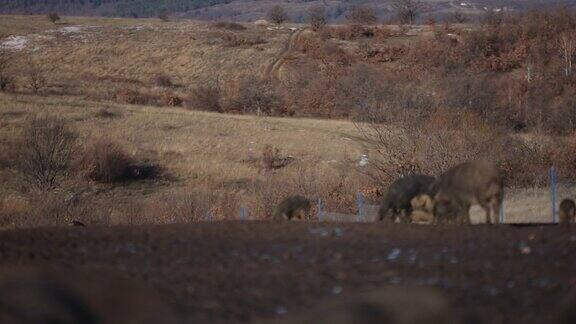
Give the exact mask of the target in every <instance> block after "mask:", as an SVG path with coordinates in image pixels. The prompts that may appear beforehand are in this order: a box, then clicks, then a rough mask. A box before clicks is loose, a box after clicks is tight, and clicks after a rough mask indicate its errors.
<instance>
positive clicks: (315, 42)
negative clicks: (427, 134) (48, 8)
mask: <svg viewBox="0 0 576 324" xmlns="http://www.w3.org/2000/svg"><path fill="white" fill-rule="evenodd" d="M1 18H2V19H0V46H1V47H2V48H3V49H4V50H5V52H7V53H9V59H10V64H9V65H8V67H7V71H8V72H7V73H8V74H9V75H13V76H14V78H15V81H16V84H17V88H16V89H15V91H13V93H7V94H0V126H1V128H0V147H1V148H2V149H3V150H4V152H3V157H4V158H5V159H6V157H8V158H9V157H10V156H11V155H13V154H12V153H11V151H10V149H11V148H12V147H13V145H14V143H13V141H14V139H15V138H16V137H18V135H19V134H21V133H22V130H23V126H24V125H25V124H26V122H27V121H28V120H29V118H30V117H31V116H53V117H58V118H60V119H62V120H64V121H65V122H66V123H67V124H68V125H69V126H70V127H71V128H72V129H73V130H74V131H75V132H78V134H79V136H80V139H81V141H80V142H81V146H82V148H83V149H87V148H90V147H93V146H94V145H95V143H97V142H98V141H101V140H106V141H111V142H114V143H117V144H118V145H119V146H120V147H121V148H122V149H123V150H124V151H125V152H126V154H127V155H128V156H130V157H131V158H132V159H134V160H136V161H138V162H139V163H144V164H148V165H153V166H156V167H158V168H159V169H160V170H161V172H160V176H159V177H157V178H155V179H148V180H144V181H134V182H123V183H114V184H102V183H99V182H97V181H92V180H89V179H86V177H85V176H83V175H82V174H76V175H74V176H73V177H68V178H66V180H65V181H64V183H63V184H62V186H61V187H60V188H59V189H58V190H56V191H54V192H53V193H51V194H50V195H53V196H54V197H51V198H50V199H37V198H38V197H37V196H35V194H34V193H32V192H30V190H28V189H27V188H25V186H24V188H23V185H22V182H21V179H20V177H19V176H18V175H17V174H15V173H14V172H13V171H12V170H11V169H10V168H0V181H2V184H3V185H2V186H1V187H0V210H3V212H4V214H7V215H11V216H10V217H7V218H6V219H4V220H3V224H2V225H3V226H23V225H26V224H28V223H29V222H30V220H31V219H35V217H36V216H39V215H34V213H38V212H39V211H46V210H48V211H50V212H49V213H47V212H44V213H45V214H49V215H47V216H45V217H44V216H40V218H42V219H43V221H42V222H41V224H36V225H42V224H65V223H68V222H70V221H71V220H82V221H84V222H87V223H89V224H119V223H132V224H136V223H150V222H152V223H156V222H160V223H172V222H180V221H192V220H194V221H195V220H203V219H235V218H238V215H239V209H240V208H241V207H244V208H246V209H247V211H248V217H249V218H252V219H261V218H265V217H267V216H269V215H270V213H271V210H272V208H273V207H274V206H275V204H276V203H277V202H278V201H279V200H280V199H281V198H282V197H284V196H286V195H288V194H296V193H300V194H306V195H308V196H309V197H311V198H313V199H314V200H315V199H316V198H321V199H322V200H323V201H324V202H325V204H326V206H325V208H326V210H329V211H333V212H339V213H354V212H356V207H355V195H356V193H358V192H362V193H364V195H365V196H366V198H367V202H368V203H377V202H378V201H379V199H380V198H379V195H380V194H382V191H383V189H384V188H383V187H384V186H385V185H386V183H379V182H375V181H374V180H373V179H371V178H370V177H368V176H366V175H365V174H364V173H365V172H363V171H365V170H364V169H363V168H362V167H359V166H358V162H359V161H360V159H361V156H362V155H363V154H367V155H368V157H369V161H370V162H369V164H368V167H365V168H369V167H370V166H371V162H372V161H373V160H374V159H375V158H376V157H378V158H382V156H381V155H377V154H376V153H375V152H374V151H373V148H374V146H373V145H372V144H373V143H369V142H367V141H366V138H365V136H364V134H362V133H361V132H360V130H359V128H358V124H355V123H353V122H352V121H349V120H344V119H342V120H337V119H314V118H285V117H282V118H280V117H269V116H264V115H262V116H260V117H257V116H253V115H240V114H238V115H232V114H221V113H212V112H203V111H194V110H189V109H185V108H178V107H168V106H171V104H167V103H163V102H162V100H160V99H158V98H164V97H165V96H167V97H168V98H179V100H184V101H185V100H186V99H187V98H188V97H189V95H190V93H191V92H193V91H194V90H195V89H200V90H199V92H206V91H207V90H210V88H202V86H205V85H206V84H212V83H213V82H219V84H220V86H222V87H223V88H225V89H228V88H231V89H235V88H238V87H239V86H238V83H239V82H240V81H238V80H242V78H243V77H246V76H249V77H255V76H256V77H258V78H260V77H264V79H268V80H267V81H269V82H271V83H272V84H273V85H274V86H275V87H276V89H275V90H274V91H276V92H279V93H283V95H284V96H286V97H287V98H288V99H286V100H288V101H290V100H292V99H293V98H295V99H299V97H304V99H305V100H304V101H303V102H300V101H294V102H293V103H292V104H293V105H297V106H298V105H300V104H316V103H317V102H319V105H320V107H321V108H322V105H323V104H324V103H323V101H324V100H326V101H328V100H335V101H336V102H337V101H338V100H341V99H347V98H345V97H346V95H345V93H346V92H345V91H351V92H352V93H354V92H355V91H356V90H358V92H360V94H362V98H363V97H366V96H370V95H372V94H371V91H376V92H378V91H379V90H378V88H370V87H369V86H367V85H366V84H363V83H362V82H364V81H362V80H363V79H362V78H363V77H364V74H366V73H365V72H369V74H370V75H372V74H373V73H384V74H385V75H393V74H395V73H396V72H401V71H402V69H405V68H404V67H403V65H402V64H405V63H398V60H397V59H395V58H394V57H392V58H388V57H387V56H386V55H387V54H386V53H388V52H386V51H385V50H386V49H399V50H400V52H401V53H404V54H405V52H406V51H407V49H409V48H410V46H412V45H414V44H417V45H418V44H419V45H418V46H423V45H421V44H422V42H423V41H433V40H434V39H435V38H439V36H438V34H439V33H440V34H441V33H446V32H447V30H449V28H448V27H442V28H444V29H446V30H444V29H439V28H440V27H438V28H436V27H434V26H430V25H426V26H409V27H404V28H405V30H400V29H401V28H399V27H398V26H377V27H375V29H373V30H372V31H371V32H373V33H375V34H374V36H373V37H372V38H370V39H368V38H362V37H357V36H354V37H351V36H349V35H348V36H347V34H346V33H348V32H350V30H353V28H352V29H350V30H349V29H347V28H348V27H347V26H345V25H339V26H332V27H331V28H333V29H332V30H331V31H329V32H330V33H332V34H334V35H336V36H338V35H340V36H338V37H336V36H334V35H332V39H330V42H325V43H321V42H322V41H321V39H322V38H323V37H328V36H326V35H320V36H318V35H317V33H314V32H312V31H311V30H308V29H307V27H306V26H303V25H297V24H288V25H284V26H283V27H282V28H278V27H275V26H268V27H266V26H264V27H262V26H254V25H252V24H241V25H238V24H219V25H218V24H215V23H212V22H196V21H184V20H176V21H170V22H161V21H160V20H158V19H103V18H78V17H64V18H63V19H62V21H61V22H60V23H58V24H52V23H49V22H48V20H47V18H46V17H44V16H2V17H1ZM470 27H471V26H465V25H453V26H450V28H452V29H455V30H460V31H463V30H467V29H469V28H470ZM451 37H452V36H451ZM319 42H320V43H319ZM350 53H353V55H352V54H350ZM362 53H377V54H378V53H379V54H382V55H383V56H382V57H381V58H379V59H378V60H376V61H370V58H368V59H367V58H365V57H364V58H362V55H363V54H362ZM411 55H413V54H411ZM377 58H378V57H377ZM363 60H364V61H363ZM357 63H358V65H359V66H360V68H359V69H357V70H354V66H355V65H354V64H357ZM337 64H342V65H344V69H345V68H350V69H351V72H350V70H343V71H348V72H350V73H357V74H356V78H357V79H352V81H347V82H351V83H350V84H346V83H345V84H343V85H342V86H341V87H342V88H338V87H336V88H331V87H328V88H325V87H324V86H325V85H324V84H322V83H318V84H314V81H317V80H319V79H320V80H321V82H332V81H331V80H332V79H331V78H333V74H336V75H337V76H341V77H342V78H345V77H346V76H347V75H339V74H338V73H341V71H340V70H338V69H339V68H341V67H338V66H336V67H335V65H337ZM362 64H364V65H362ZM366 64H372V65H366ZM348 65H350V66H352V67H348ZM307 67H311V68H310V69H309V70H306V68H307ZM368 67H370V68H373V70H367V69H368ZM362 68H363V69H364V70H362ZM331 69H334V70H331ZM331 71H332V72H331ZM334 71H336V72H334ZM306 73H308V74H306ZM331 73H332V74H331ZM513 73H517V72H516V71H514V72H513ZM300 74H302V75H304V77H309V78H310V80H308V81H311V82H312V83H311V84H304V85H302V88H301V90H302V91H306V92H307V93H306V95H304V94H302V93H301V92H299V91H298V88H294V89H296V90H293V89H292V90H290V91H293V92H289V91H288V90H287V88H289V86H291V85H294V84H298V82H300V81H297V80H296V81H294V80H295V78H297V77H298V76H299V75H300ZM36 75H41V76H42V81H43V82H42V87H41V88H40V89H37V91H33V89H32V88H31V87H30V83H31V82H30V80H31V79H32V77H33V76H36ZM319 75H321V77H318V76H319ZM159 77H163V78H167V79H168V81H166V80H163V78H160V81H158V79H159ZM258 78H256V79H247V80H248V83H247V86H245V88H244V90H243V91H244V92H245V93H244V92H241V91H238V90H237V91H238V92H239V95H238V97H240V98H243V96H244V97H246V96H248V97H249V100H252V101H239V102H240V106H241V105H244V104H247V103H248V104H252V105H255V106H257V107H259V105H260V103H261V102H266V100H269V97H266V96H265V95H267V93H266V91H268V90H269V88H266V87H264V88H262V89H264V90H263V92H264V94H263V93H259V92H257V91H253V93H252V92H251V88H252V86H253V85H254V88H258V87H259V85H258V82H260V80H259V79H258ZM358 80H360V81H358ZM367 80H368V81H366V82H368V84H369V83H370V80H371V79H369V78H368V79H367ZM400 80H401V81H402V79H400ZM386 81H389V82H395V79H389V80H388V79H386ZM250 82H253V83H250ZM354 82H359V83H354ZM402 82H403V81H402ZM245 83H246V82H245ZM421 83H422V85H419V86H422V87H423V88H424V91H426V92H429V91H431V90H430V89H433V88H427V87H431V86H432V85H434V84H435V83H436V80H435V79H429V80H428V79H426V78H423V81H422V82H421ZM327 84H328V86H330V83H327ZM347 87H348V88H347ZM353 87H359V89H355V88H353ZM361 87H366V89H364V88H361ZM350 88H352V89H350ZM258 89H259V90H258V91H261V90H260V88H258ZM342 90H344V91H342ZM384 90H387V91H390V90H391V89H389V88H384ZM397 90H400V91H407V92H406V93H404V92H402V94H401V95H398V96H399V97H400V96H406V102H407V104H418V100H421V99H422V98H421V97H417V96H418V95H419V94H418V93H416V97H414V98H412V97H409V96H408V95H409V93H413V92H414V91H412V89H411V88H408V90H405V89H400V88H398V89H392V91H397ZM223 91H224V90H223ZM283 91H288V92H285V93H284V92H283ZM363 91H366V92H363ZM33 92H37V93H36V94H32V93H33ZM338 92H343V93H344V96H343V97H337V95H338ZM392 93H394V92H392ZM330 96H332V97H330ZM151 97H153V98H155V99H153V100H152V99H150V100H149V98H151ZM388 97H391V96H388ZM382 99H386V98H385V97H382V98H380V100H382ZM132 102H133V103H138V105H130V104H126V103H132ZM170 102H171V103H175V102H174V101H170ZM178 103H179V104H180V105H181V104H182V102H176V104H174V105H179V104H178ZM337 103H338V102H337ZM354 103H355V102H354V100H350V101H349V102H348V101H345V103H344V104H342V105H346V104H351V105H352V104H354ZM393 103H394V104H396V103H397V102H394V101H393ZM400 103H402V102H400ZM184 106H186V108H190V107H187V104H184ZM195 108H198V109H201V110H202V109H207V107H195ZM332 108H334V107H332ZM384 108H386V107H384ZM240 109H242V107H241V108H240ZM233 111H234V112H241V113H242V112H245V113H254V111H242V110H239V111H238V110H233ZM397 112H398V110H388V113H390V114H391V117H387V118H389V119H394V118H396V116H394V114H396V113H397ZM295 114H296V116H299V115H303V114H300V112H299V111H296V113H295ZM311 115H320V116H325V114H323V113H321V114H311ZM327 116H328V117H333V115H332V114H331V113H330V112H328V114H327ZM336 117H340V116H339V115H336ZM343 118H344V117H343ZM433 118H434V116H432V118H431V121H432V122H436V123H438V125H441V124H442V125H444V123H446V122H448V120H449V118H452V117H451V116H444V115H438V116H437V120H436V121H434V120H433ZM458 118H461V119H462V120H461V121H458V120H457V121H456V122H457V123H458V122H459V123H461V124H462V126H460V127H463V128H468V129H472V130H473V132H471V133H470V134H466V135H467V136H470V137H472V138H475V137H476V138H477V137H482V136H484V135H485V134H488V135H490V133H489V132H486V131H485V128H487V127H484V126H483V125H478V124H475V120H476V119H474V116H471V117H469V118H468V119H467V117H466V115H464V117H458ZM465 125H473V127H469V126H465ZM383 127H384V128H385V129H389V130H394V134H402V133H403V132H404V130H403V129H402V126H401V125H397V124H394V123H390V124H386V125H383ZM476 128H477V129H476ZM427 129H428V131H433V130H434V129H437V127H434V124H432V125H429V126H428V128H427ZM474 132H476V133H474ZM446 134H450V133H446ZM446 134H436V135H434V136H439V139H440V140H442V138H444V137H445V136H446ZM458 134H461V133H458ZM399 136H400V135H399ZM517 137H518V136H517ZM524 137H526V138H530V136H527V135H526V136H524ZM537 138H538V140H536V141H533V142H535V143H536V144H538V143H537V142H539V141H540V139H542V138H545V137H544V136H540V135H538V136H537ZM476 144H478V142H470V143H466V142H465V143H464V144H463V145H468V146H474V145H476ZM423 145H424V146H426V145H428V144H426V143H424V144H423ZM436 145H438V144H436ZM403 146H406V145H405V144H397V145H396V146H392V147H391V149H392V150H394V151H395V150H399V151H400V150H401V149H406V147H403ZM442 146H444V145H443V144H442ZM533 146H536V145H533ZM408 149H410V148H408ZM433 149H434V148H432V150H433ZM276 150H277V151H276ZM428 151H430V149H428ZM391 153H395V152H387V154H391ZM457 153H458V152H457ZM542 154H546V152H544V153H542ZM78 155H81V154H78ZM447 155H448V160H447V161H442V163H443V164H446V163H452V162H453V161H456V160H457V159H450V155H452V153H451V152H450V150H448V151H447ZM462 156H463V157H465V156H466V154H464V153H463V154H462ZM0 158H2V156H0ZM427 158H428V157H424V158H422V161H421V162H422V163H423V164H430V163H429V161H427ZM443 158H446V157H443ZM266 160H269V162H270V161H271V163H272V164H274V163H280V164H281V167H278V168H276V167H272V168H270V167H267V166H266V163H267V162H266ZM451 161H452V162H451ZM519 163H522V161H520V162H519ZM545 163H548V162H547V161H544V162H543V163H542V164H541V165H537V166H538V167H539V169H535V170H537V171H535V172H537V173H535V174H534V176H535V177H538V178H539V179H544V180H543V181H542V180H539V181H538V183H539V184H540V185H541V186H542V185H543V184H544V185H545V183H546V175H545V174H541V173H542V170H543V169H544V168H545V167H546V164H545ZM0 166H1V165H0ZM513 167H514V164H513ZM270 169H272V170H270ZM437 171H438V170H434V172H437ZM512 172H516V171H515V170H514V169H513V170H512ZM524 178H526V177H524ZM387 180H388V181H390V180H391V179H387ZM572 194H573V187H572V186H570V185H567V186H565V187H562V190H561V192H560V194H559V197H565V196H571V195H572ZM71 197H73V198H74V199H72V198H71ZM72 200H73V201H75V203H74V206H70V205H69V204H68V203H66V204H64V205H62V201H66V202H69V201H72ZM505 207H506V219H507V220H508V221H511V222H545V221H548V220H549V219H550V215H549V210H550V207H549V190H548V189H547V188H536V189H515V188H511V189H510V190H509V192H508V194H507V196H506V202H505ZM476 214H477V213H476V212H475V213H474V215H476ZM480 214H481V213H480ZM15 215H16V216H15ZM474 218H475V219H476V220H477V221H482V216H481V215H480V216H474ZM43 222H44V223H43Z"/></svg>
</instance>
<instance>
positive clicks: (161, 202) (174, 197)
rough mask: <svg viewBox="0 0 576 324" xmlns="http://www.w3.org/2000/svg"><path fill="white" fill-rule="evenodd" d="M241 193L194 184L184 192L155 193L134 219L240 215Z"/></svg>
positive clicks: (167, 221) (171, 220)
mask: <svg viewBox="0 0 576 324" xmlns="http://www.w3.org/2000/svg"><path fill="white" fill-rule="evenodd" d="M239 201H240V200H239V197H238V195H237V194H235V193H232V192H228V191H214V190H208V189H198V188H194V189H191V190H185V192H184V193H182V192H174V193H169V194H164V195H161V196H159V197H152V198H150V199H148V200H147V201H146V202H145V203H144V208H143V211H142V212H141V213H139V215H137V216H135V219H134V220H132V222H131V223H133V224H142V223H154V224H158V223H164V224H172V223H189V222H198V221H215V220H227V219H236V218H237V217H238V215H239V208H240V203H239Z"/></svg>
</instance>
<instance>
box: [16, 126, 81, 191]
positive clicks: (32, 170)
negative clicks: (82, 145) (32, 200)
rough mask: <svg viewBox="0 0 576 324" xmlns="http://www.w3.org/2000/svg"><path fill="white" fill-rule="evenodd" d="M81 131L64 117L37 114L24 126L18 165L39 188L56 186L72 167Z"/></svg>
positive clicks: (29, 182)
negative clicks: (66, 121) (70, 124)
mask: <svg viewBox="0 0 576 324" xmlns="http://www.w3.org/2000/svg"><path fill="white" fill-rule="evenodd" d="M77 139H78V135H77V134H76V133H75V132H73V131H72V130H71V129H70V128H69V127H68V126H67V125H66V123H65V122H64V121H62V120H60V119H57V118H52V117H35V118H32V119H30V120H29V121H28V123H27V124H26V126H25V127H24V132H23V134H22V138H21V140H20V142H19V146H18V147H19V148H18V149H17V152H16V155H17V156H16V167H17V169H18V170H19V171H20V172H21V173H22V175H23V177H24V179H25V180H26V182H27V183H28V184H30V185H31V186H33V187H35V188H36V189H53V188H54V187H56V185H57V184H58V181H59V180H60V179H61V177H62V176H63V175H65V174H66V173H67V172H68V171H69V168H70V164H71V162H72V159H73V157H74V153H75V152H76V150H77V148H78V146H77Z"/></svg>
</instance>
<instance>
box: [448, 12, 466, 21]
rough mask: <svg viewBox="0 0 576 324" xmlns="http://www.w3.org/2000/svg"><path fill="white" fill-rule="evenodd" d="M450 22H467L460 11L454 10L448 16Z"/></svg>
mask: <svg viewBox="0 0 576 324" xmlns="http://www.w3.org/2000/svg"><path fill="white" fill-rule="evenodd" d="M450 20H451V21H452V22H453V23H457V24H463V23H465V22H467V21H468V17H466V15H465V14H464V13H463V12H462V11H460V10H456V11H454V12H453V13H452V14H451V15H450Z"/></svg>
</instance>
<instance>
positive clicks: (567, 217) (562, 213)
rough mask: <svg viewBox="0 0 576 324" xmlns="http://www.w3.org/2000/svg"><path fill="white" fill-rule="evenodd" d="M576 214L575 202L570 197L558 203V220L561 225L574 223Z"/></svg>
mask: <svg viewBox="0 0 576 324" xmlns="http://www.w3.org/2000/svg"><path fill="white" fill-rule="evenodd" d="M575 216H576V204H575V203H574V200H572V199H564V200H562V202H561V203H560V210H558V220H559V221H560V224H562V225H568V224H570V223H574V218H575Z"/></svg>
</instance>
